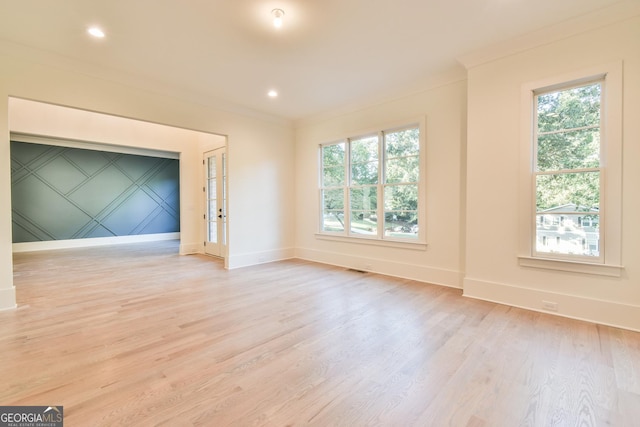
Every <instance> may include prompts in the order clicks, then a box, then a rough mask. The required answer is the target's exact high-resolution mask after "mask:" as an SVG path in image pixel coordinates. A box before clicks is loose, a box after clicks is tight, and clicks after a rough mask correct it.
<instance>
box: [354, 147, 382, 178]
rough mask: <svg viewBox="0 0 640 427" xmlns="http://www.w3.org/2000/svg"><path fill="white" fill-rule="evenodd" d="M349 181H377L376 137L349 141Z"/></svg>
mask: <svg viewBox="0 0 640 427" xmlns="http://www.w3.org/2000/svg"><path fill="white" fill-rule="evenodd" d="M351 183H352V184H354V185H362V184H377V183H378V137H377V136H370V137H366V138H361V139H354V140H352V141H351Z"/></svg>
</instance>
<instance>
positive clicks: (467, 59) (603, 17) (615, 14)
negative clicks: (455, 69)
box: [456, 0, 640, 70]
mask: <svg viewBox="0 0 640 427" xmlns="http://www.w3.org/2000/svg"><path fill="white" fill-rule="evenodd" d="M637 15H640V2H639V1H637V0H625V1H621V2H618V3H615V4H614V5H612V6H609V7H605V8H602V9H598V10H596V11H594V12H591V13H587V14H584V15H580V16H577V17H575V18H571V19H568V20H565V21H562V22H559V23H557V24H554V25H550V26H547V27H543V28H541V29H539V30H537V31H533V32H530V33H527V34H524V35H522V36H519V37H514V38H512V39H509V40H505V41H503V42H501V43H497V44H494V45H491V46H487V47H486V48H483V49H479V50H476V51H474V52H470V53H468V54H465V55H461V56H459V57H458V58H456V59H457V60H458V62H460V63H461V64H462V65H464V67H465V68H466V69H467V70H469V69H471V68H474V67H477V66H479V65H482V64H486V63H487V62H491V61H495V60H497V59H500V58H503V57H506V56H511V55H515V54H517V53H520V52H524V51H526V50H530V49H534V48H536V47H539V46H543V45H546V44H550V43H553V42H556V41H559V40H562V39H566V38H569V37H573V36H575V35H578V34H581V33H585V32H587V31H592V30H595V29H597V28H602V27H606V26H608V25H612V24H615V23H616V22H621V21H625V20H627V19H631V18H633V17H635V16H637Z"/></svg>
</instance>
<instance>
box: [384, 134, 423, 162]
mask: <svg viewBox="0 0 640 427" xmlns="http://www.w3.org/2000/svg"><path fill="white" fill-rule="evenodd" d="M384 141H385V146H386V151H387V158H393V157H404V156H415V155H418V153H419V152H420V130H419V129H418V128H413V129H406V130H402V131H397V132H390V133H386V134H385V136H384Z"/></svg>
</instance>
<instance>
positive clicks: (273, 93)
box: [267, 89, 278, 98]
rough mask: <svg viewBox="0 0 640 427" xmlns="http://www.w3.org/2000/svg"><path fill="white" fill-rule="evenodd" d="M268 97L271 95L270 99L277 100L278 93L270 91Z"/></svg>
mask: <svg viewBox="0 0 640 427" xmlns="http://www.w3.org/2000/svg"><path fill="white" fill-rule="evenodd" d="M267 95H269V98H277V97H278V92H277V91H275V90H273V89H272V90H270V91H269V93H267Z"/></svg>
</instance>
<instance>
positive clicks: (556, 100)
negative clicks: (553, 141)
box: [537, 83, 601, 133]
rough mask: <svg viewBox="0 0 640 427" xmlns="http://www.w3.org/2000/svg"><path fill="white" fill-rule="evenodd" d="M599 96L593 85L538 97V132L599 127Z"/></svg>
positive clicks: (598, 88) (596, 84)
mask: <svg viewBox="0 0 640 427" xmlns="http://www.w3.org/2000/svg"><path fill="white" fill-rule="evenodd" d="M600 94H601V84H600V83H595V84H590V85H587V86H582V87H577V88H573V89H567V90H561V91H556V92H550V93H545V94H542V95H538V96H537V100H538V111H537V113H538V132H539V133H543V132H551V131H557V130H562V129H574V128H580V127H585V126H593V125H599V123H600Z"/></svg>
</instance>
